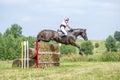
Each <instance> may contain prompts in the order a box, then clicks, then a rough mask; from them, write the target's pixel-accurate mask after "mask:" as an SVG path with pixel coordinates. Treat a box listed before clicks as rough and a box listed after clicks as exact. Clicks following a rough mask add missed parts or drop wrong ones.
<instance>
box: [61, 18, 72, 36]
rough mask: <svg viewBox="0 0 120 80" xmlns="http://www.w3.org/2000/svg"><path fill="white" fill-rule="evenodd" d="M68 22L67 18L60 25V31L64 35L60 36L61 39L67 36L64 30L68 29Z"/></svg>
mask: <svg viewBox="0 0 120 80" xmlns="http://www.w3.org/2000/svg"><path fill="white" fill-rule="evenodd" d="M68 21H69V18H66V19H64V20H63V22H62V23H61V25H60V29H61V31H62V32H63V33H64V35H61V37H63V36H65V37H66V36H67V31H66V28H68V29H70V27H69V25H68Z"/></svg>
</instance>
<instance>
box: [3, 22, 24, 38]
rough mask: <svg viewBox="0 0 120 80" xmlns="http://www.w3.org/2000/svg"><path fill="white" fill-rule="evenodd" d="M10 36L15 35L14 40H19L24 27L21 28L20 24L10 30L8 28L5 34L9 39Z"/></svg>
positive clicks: (14, 25) (12, 26)
mask: <svg viewBox="0 0 120 80" xmlns="http://www.w3.org/2000/svg"><path fill="white" fill-rule="evenodd" d="M9 35H13V36H14V38H18V37H21V36H22V27H21V26H19V25H18V24H13V25H11V27H10V28H8V29H7V30H6V31H5V33H4V37H7V36H9Z"/></svg>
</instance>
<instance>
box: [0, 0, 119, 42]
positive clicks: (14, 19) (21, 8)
mask: <svg viewBox="0 0 120 80" xmlns="http://www.w3.org/2000/svg"><path fill="white" fill-rule="evenodd" d="M67 17H68V18H69V19H70V20H69V25H70V26H71V28H83V29H87V36H88V39H89V40H105V39H106V38H107V37H108V36H109V35H112V36H113V35H114V32H115V31H120V0H0V32H1V33H4V32H5V30H6V29H7V28H9V27H11V25H12V24H18V25H20V26H21V27H22V31H23V35H25V36H36V35H37V34H38V32H39V31H41V30H43V29H51V30H57V29H59V26H60V24H61V22H62V21H63V20H64V18H67Z"/></svg>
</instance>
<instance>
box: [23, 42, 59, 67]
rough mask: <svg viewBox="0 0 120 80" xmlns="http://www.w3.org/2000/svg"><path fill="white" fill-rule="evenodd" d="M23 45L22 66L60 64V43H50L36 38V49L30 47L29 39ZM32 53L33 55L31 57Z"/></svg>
mask: <svg viewBox="0 0 120 80" xmlns="http://www.w3.org/2000/svg"><path fill="white" fill-rule="evenodd" d="M21 45H22V55H21V56H22V59H21V63H22V68H24V69H25V68H29V67H31V66H32V67H36V68H45V67H49V66H59V65H60V47H59V45H58V44H50V43H46V42H40V43H38V41H37V40H36V49H31V48H28V41H23V42H22V43H21ZM31 54H32V57H31Z"/></svg>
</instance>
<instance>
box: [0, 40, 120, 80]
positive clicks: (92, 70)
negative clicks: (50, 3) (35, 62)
mask: <svg viewBox="0 0 120 80" xmlns="http://www.w3.org/2000/svg"><path fill="white" fill-rule="evenodd" d="M92 43H93V44H95V43H99V45H100V46H99V48H94V50H93V53H94V54H93V55H89V56H85V55H84V56H80V55H79V54H70V55H63V56H61V60H60V62H61V63H60V66H58V67H49V68H44V69H40V68H38V69H36V68H29V69H26V70H24V69H21V68H12V61H0V80H120V62H119V61H120V60H118V61H116V62H114V61H113V62H111V61H109V62H103V61H102V60H100V59H101V56H104V55H103V53H105V51H106V49H105V46H104V41H92ZM118 53H119V54H120V52H118ZM115 59H116V57H115Z"/></svg>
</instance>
